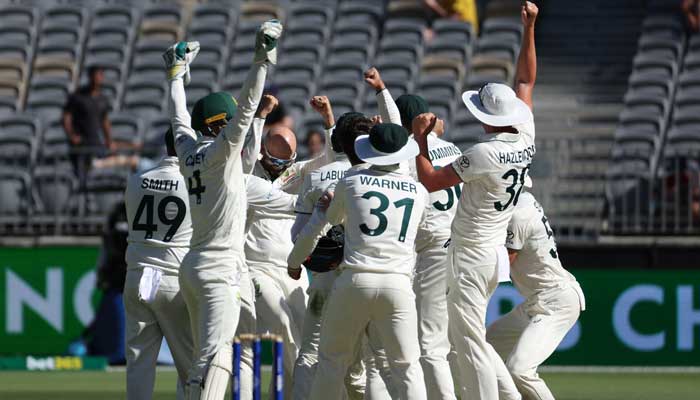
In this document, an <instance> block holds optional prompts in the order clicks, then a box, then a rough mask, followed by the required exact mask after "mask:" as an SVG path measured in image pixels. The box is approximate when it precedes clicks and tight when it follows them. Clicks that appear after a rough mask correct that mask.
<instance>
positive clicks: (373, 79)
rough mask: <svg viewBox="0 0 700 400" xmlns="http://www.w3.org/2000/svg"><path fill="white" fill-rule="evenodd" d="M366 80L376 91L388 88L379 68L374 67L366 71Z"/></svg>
mask: <svg viewBox="0 0 700 400" xmlns="http://www.w3.org/2000/svg"><path fill="white" fill-rule="evenodd" d="M365 82H367V84H368V85H370V86H372V87H373V88H374V90H376V91H380V90H384V88H386V86H384V82H383V81H382V77H381V76H380V75H379V71H377V69H376V68H374V67H372V68H370V69H368V70H367V71H365Z"/></svg>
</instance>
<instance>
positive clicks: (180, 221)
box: [124, 130, 193, 400]
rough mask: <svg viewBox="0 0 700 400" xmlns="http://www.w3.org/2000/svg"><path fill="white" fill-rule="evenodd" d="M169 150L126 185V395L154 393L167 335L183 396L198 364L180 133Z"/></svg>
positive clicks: (136, 398) (168, 138) (169, 136)
mask: <svg viewBox="0 0 700 400" xmlns="http://www.w3.org/2000/svg"><path fill="white" fill-rule="evenodd" d="M165 142H166V147H167V152H168V156H167V157H164V158H163V159H162V160H160V162H158V164H157V165H156V166H155V167H154V168H152V169H149V170H147V171H144V172H141V173H139V174H135V175H133V176H132V177H131V178H130V179H129V183H128V185H127V188H126V194H125V202H126V215H127V218H128V221H129V237H128V239H127V240H128V242H129V245H128V247H127V249H126V263H127V272H126V283H125V285H124V308H125V311H126V396H127V399H128V400H140V399H144V400H146V399H150V398H151V397H152V396H153V384H154V382H155V374H156V362H157V360H158V352H159V350H160V345H161V343H162V341H163V337H165V338H166V339H167V341H168V346H169V347H170V351H171V353H172V355H173V360H174V361H175V368H176V369H177V373H178V399H181V398H182V396H183V394H184V393H183V392H182V390H183V388H184V387H185V383H186V382H187V372H188V370H189V368H190V366H191V365H192V351H193V342H192V332H191V331H190V329H189V327H190V319H189V316H188V314H187V307H186V306H185V301H184V300H183V298H182V295H181V294H180V284H179V283H178V272H179V269H180V264H181V263H182V260H183V258H184V257H185V254H187V251H188V250H189V246H190V238H191V236H192V223H191V220H190V214H189V210H188V208H189V199H188V197H189V195H188V194H187V188H186V186H185V180H184V178H183V177H182V175H181V174H180V170H179V167H178V160H177V155H176V153H175V139H174V137H173V133H172V131H171V130H169V131H168V132H167V133H166V135H165Z"/></svg>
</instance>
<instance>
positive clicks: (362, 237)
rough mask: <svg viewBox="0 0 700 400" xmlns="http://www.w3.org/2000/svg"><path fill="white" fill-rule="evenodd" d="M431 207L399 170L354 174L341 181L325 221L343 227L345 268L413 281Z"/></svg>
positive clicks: (368, 170)
mask: <svg viewBox="0 0 700 400" xmlns="http://www.w3.org/2000/svg"><path fill="white" fill-rule="evenodd" d="M428 207H429V196H428V192H427V190H425V187H423V185H421V184H420V183H419V182H417V181H416V180H415V179H414V178H412V177H411V176H409V175H408V174H403V173H401V172H400V170H398V169H392V168H387V167H378V166H372V167H370V168H366V169H358V170H355V169H352V170H350V171H348V172H347V174H346V175H345V177H344V178H343V179H341V180H340V181H338V184H337V185H336V187H335V195H334V197H333V201H331V204H330V206H329V207H328V210H327V211H326V217H327V219H328V222H329V223H331V224H332V225H339V224H344V227H345V250H344V254H343V262H342V263H341V264H340V267H339V268H341V269H344V268H350V269H353V270H356V271H361V272H375V273H400V274H405V275H407V276H411V275H412V273H413V265H414V262H415V250H414V247H415V239H416V233H417V231H418V227H419V225H421V224H422V223H424V220H425V217H426V215H427V212H428V209H427V208H428Z"/></svg>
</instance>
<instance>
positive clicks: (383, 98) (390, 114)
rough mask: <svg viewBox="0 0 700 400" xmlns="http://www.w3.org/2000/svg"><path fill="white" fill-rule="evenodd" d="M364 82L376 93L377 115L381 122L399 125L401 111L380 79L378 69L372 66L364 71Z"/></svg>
mask: <svg viewBox="0 0 700 400" xmlns="http://www.w3.org/2000/svg"><path fill="white" fill-rule="evenodd" d="M365 82H366V83H367V84H368V85H369V86H371V87H372V88H373V89H374V90H375V91H376V93H377V106H378V107H379V115H380V116H381V117H382V121H383V122H390V123H392V124H396V125H401V113H400V112H399V108H398V107H397V106H396V102H394V98H393V97H391V93H389V89H387V87H386V85H385V84H384V81H382V77H381V75H379V71H378V70H377V69H376V68H374V67H372V68H370V69H368V70H367V71H366V72H365Z"/></svg>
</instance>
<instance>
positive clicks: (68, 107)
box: [63, 94, 75, 113]
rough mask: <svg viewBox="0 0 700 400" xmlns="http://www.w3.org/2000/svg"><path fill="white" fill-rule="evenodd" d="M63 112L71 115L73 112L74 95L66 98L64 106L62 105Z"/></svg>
mask: <svg viewBox="0 0 700 400" xmlns="http://www.w3.org/2000/svg"><path fill="white" fill-rule="evenodd" d="M63 111H64V112H67V113H73V112H74V111H75V94H71V95H70V96H68V99H67V100H66V104H64V105H63Z"/></svg>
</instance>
